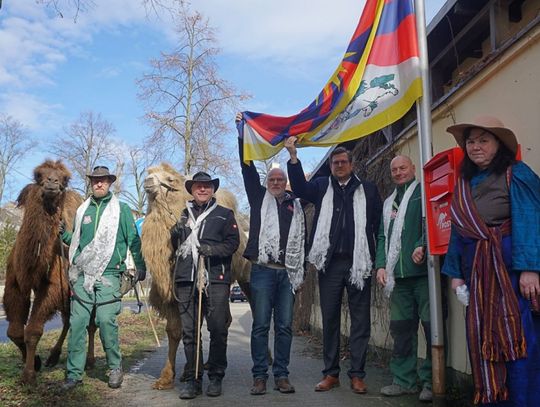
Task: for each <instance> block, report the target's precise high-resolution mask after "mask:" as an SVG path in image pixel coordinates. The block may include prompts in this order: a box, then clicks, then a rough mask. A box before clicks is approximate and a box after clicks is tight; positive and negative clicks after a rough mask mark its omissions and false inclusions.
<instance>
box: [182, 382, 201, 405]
mask: <svg viewBox="0 0 540 407" xmlns="http://www.w3.org/2000/svg"><path fill="white" fill-rule="evenodd" d="M201 394H202V381H201V380H188V381H186V382H185V383H184V387H183V389H182V390H180V398H181V399H184V400H188V399H194V398H195V397H197V396H199V395H201Z"/></svg>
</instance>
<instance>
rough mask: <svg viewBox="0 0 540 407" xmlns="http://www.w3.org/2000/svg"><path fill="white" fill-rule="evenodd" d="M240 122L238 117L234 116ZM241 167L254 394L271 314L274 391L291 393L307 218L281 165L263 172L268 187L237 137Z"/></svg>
mask: <svg viewBox="0 0 540 407" xmlns="http://www.w3.org/2000/svg"><path fill="white" fill-rule="evenodd" d="M237 120H238V117H237ZM239 147H240V165H241V167H242V176H243V178H244V186H245V189H246V194H247V197H248V201H249V205H250V222H249V232H250V233H249V239H248V242H247V245H246V250H245V251H244V257H245V258H247V259H248V260H250V261H251V262H252V266H251V276H250V292H251V305H252V314H253V326H252V329H251V358H252V360H253V368H252V369H251V372H252V374H253V387H252V388H251V394H252V395H261V394H265V393H266V381H267V379H268V373H267V371H268V354H267V353H268V331H269V329H270V321H271V319H272V312H273V314H274V332H275V335H274V362H273V363H272V373H273V375H274V384H275V385H274V390H279V391H280V392H281V393H294V391H295V389H294V387H293V386H292V385H291V383H290V381H289V370H288V365H289V360H290V352H291V344H292V319H293V308H294V307H293V306H294V292H295V290H296V289H298V287H299V286H300V284H301V283H302V281H303V276H304V249H305V220H304V212H303V210H302V206H301V205H300V200H299V199H297V198H296V197H295V196H294V195H293V194H291V193H289V192H287V191H286V190H285V187H286V186H287V177H286V175H285V173H284V172H283V170H281V169H280V168H273V169H271V170H270V171H269V172H268V174H267V176H266V181H267V182H266V184H267V186H266V188H265V187H264V186H262V185H261V180H260V176H259V173H258V172H257V169H256V168H255V165H254V164H253V162H252V161H251V162H249V164H246V163H244V160H243V151H242V149H243V143H242V139H239Z"/></svg>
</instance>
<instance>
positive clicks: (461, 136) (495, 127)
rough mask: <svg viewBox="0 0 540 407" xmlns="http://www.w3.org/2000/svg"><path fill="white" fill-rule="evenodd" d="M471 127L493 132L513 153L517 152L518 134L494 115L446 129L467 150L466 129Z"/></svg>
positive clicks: (480, 117)
mask: <svg viewBox="0 0 540 407" xmlns="http://www.w3.org/2000/svg"><path fill="white" fill-rule="evenodd" d="M471 128H477V129H483V130H485V131H487V132H488V133H491V134H493V135H494V136H495V137H497V139H498V140H499V141H500V142H501V143H503V144H504V145H505V146H506V147H508V149H509V150H510V151H511V152H512V153H514V154H516V153H517V149H518V142H517V139H516V135H515V134H514V132H513V131H512V130H510V129H508V128H506V127H504V124H503V122H501V121H500V120H499V119H497V118H496V117H493V116H479V117H477V118H476V119H474V120H473V121H472V122H471V123H462V124H456V125H454V126H450V127H448V128H447V129H446V131H447V132H449V133H451V134H452V135H453V136H454V138H455V139H456V142H457V143H458V145H459V146H460V147H461V148H462V149H463V150H465V130H467V129H471Z"/></svg>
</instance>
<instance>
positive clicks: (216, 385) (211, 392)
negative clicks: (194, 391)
mask: <svg viewBox="0 0 540 407" xmlns="http://www.w3.org/2000/svg"><path fill="white" fill-rule="evenodd" d="M206 395H207V396H209V397H217V396H221V377H212V378H210V384H209V385H208V388H207V389H206Z"/></svg>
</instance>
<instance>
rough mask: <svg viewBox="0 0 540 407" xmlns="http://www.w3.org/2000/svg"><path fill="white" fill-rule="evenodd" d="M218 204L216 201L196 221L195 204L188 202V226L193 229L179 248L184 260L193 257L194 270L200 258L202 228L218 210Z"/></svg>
mask: <svg viewBox="0 0 540 407" xmlns="http://www.w3.org/2000/svg"><path fill="white" fill-rule="evenodd" d="M216 207H217V202H215V201H214V204H213V205H212V206H210V207H209V208H207V209H206V210H205V211H204V212H203V213H201V214H200V215H199V216H198V217H197V219H195V215H194V214H193V202H190V201H188V202H186V209H187V212H188V220H187V223H186V226H187V227H189V228H190V229H191V233H190V234H189V236H188V237H187V239H186V240H184V242H183V243H182V244H181V245H180V247H179V248H178V250H179V254H180V255H181V256H182V258H183V259H185V258H187V257H188V256H189V255H191V258H192V259H193V261H192V264H193V270H195V269H196V267H197V263H198V262H197V259H198V258H199V233H200V229H201V226H202V223H203V221H204V220H205V219H206V218H207V217H208V215H210V213H211V212H212V211H213V210H214V209H216Z"/></svg>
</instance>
